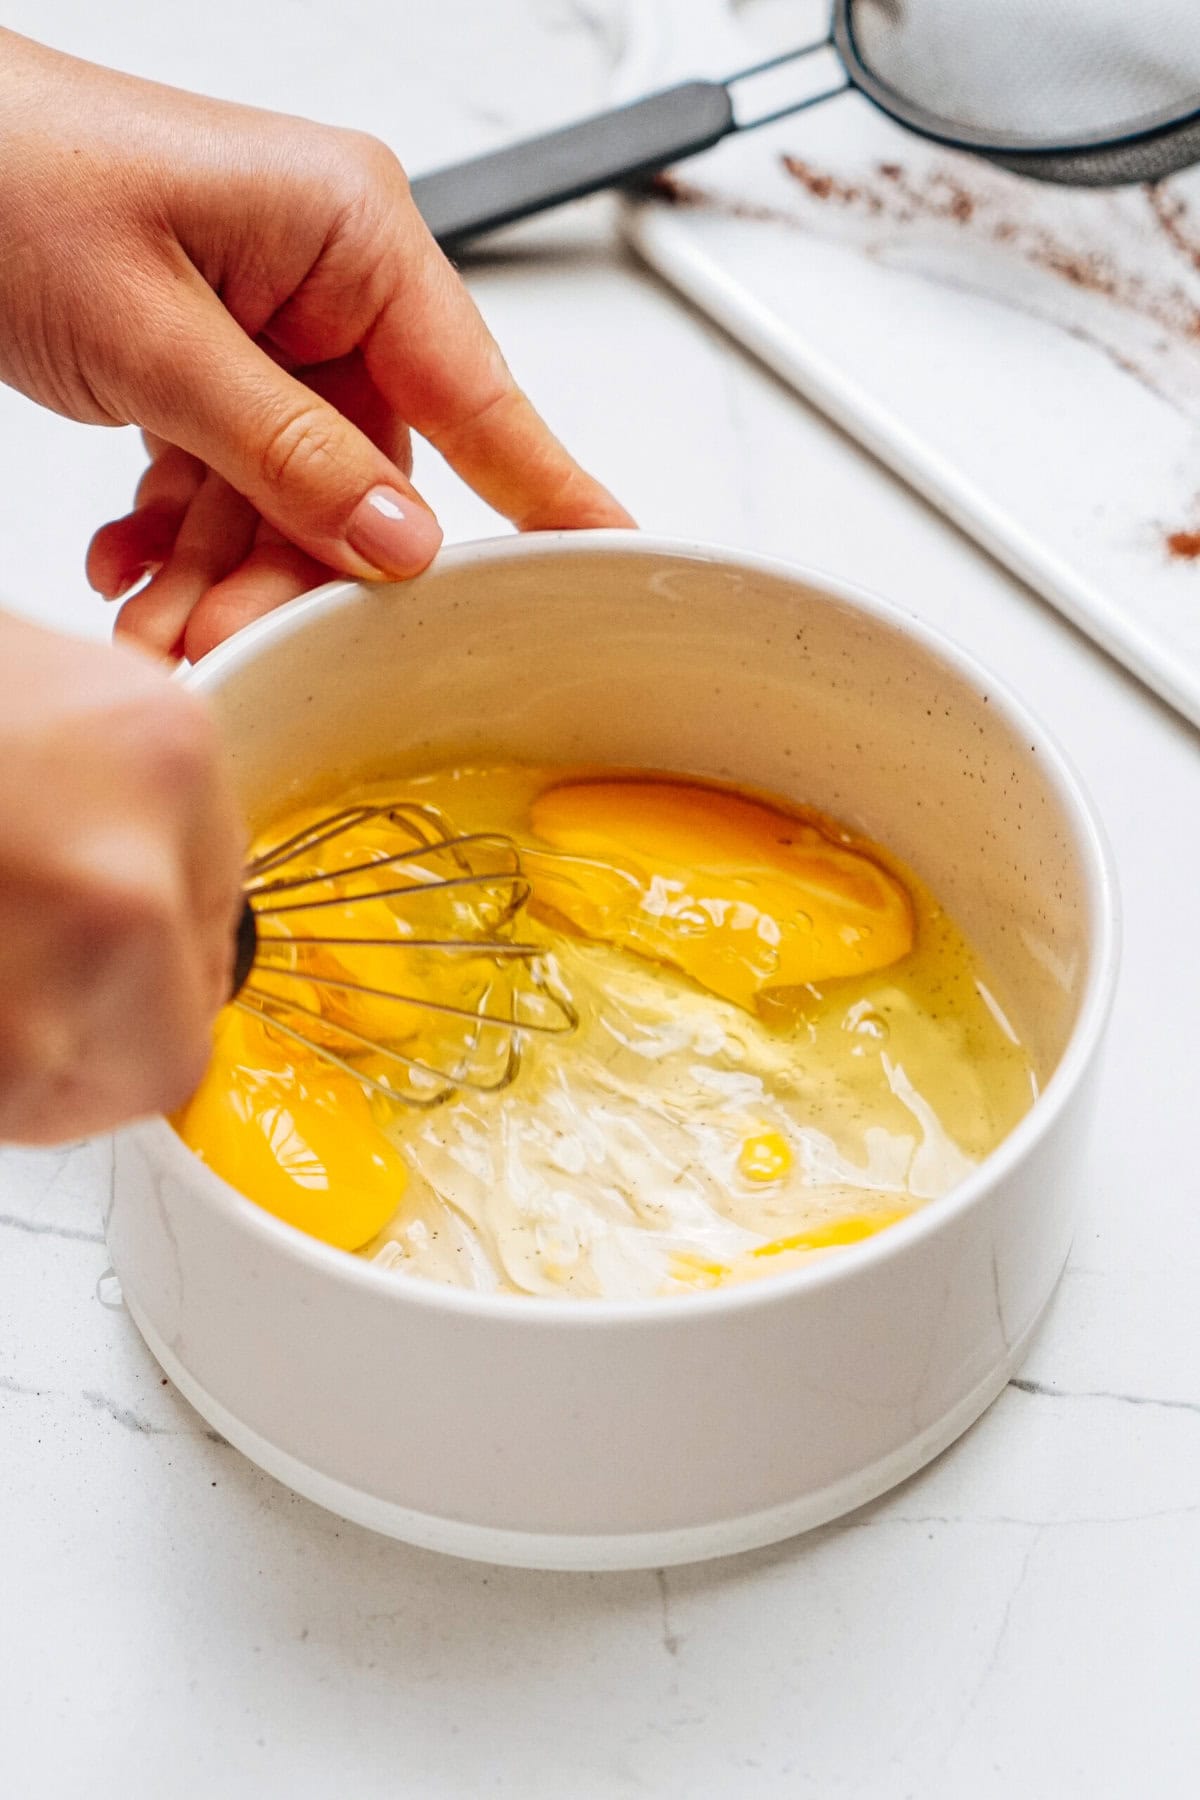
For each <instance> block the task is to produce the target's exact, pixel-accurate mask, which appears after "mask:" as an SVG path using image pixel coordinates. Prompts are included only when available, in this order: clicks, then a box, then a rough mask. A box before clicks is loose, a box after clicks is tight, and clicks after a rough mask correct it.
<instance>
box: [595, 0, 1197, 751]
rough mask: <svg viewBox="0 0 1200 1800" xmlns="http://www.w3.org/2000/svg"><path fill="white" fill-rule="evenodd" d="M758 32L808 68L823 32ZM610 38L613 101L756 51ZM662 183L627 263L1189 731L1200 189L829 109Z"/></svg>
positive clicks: (816, 22) (814, 23)
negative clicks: (1138, 183) (1116, 663)
mask: <svg viewBox="0 0 1200 1800" xmlns="http://www.w3.org/2000/svg"><path fill="white" fill-rule="evenodd" d="M768 14H771V15H774V18H773V21H772V23H773V27H774V28H775V29H776V31H778V25H779V24H780V23H781V22H783V23H785V24H786V28H787V29H788V30H789V31H791V30H792V27H793V22H794V39H795V41H797V42H805V41H807V40H808V39H809V38H811V37H817V36H820V35H821V33H822V31H823V29H824V23H825V16H826V8H825V5H824V4H823V0H788V3H787V5H786V6H785V5H784V4H783V3H782V0H774V4H769V3H768V0H759V4H758V7H757V16H758V18H759V20H762V19H763V18H764V17H766V16H767V15H768ZM627 18H628V25H629V35H628V38H627V43H626V55H625V59H624V61H623V64H622V67H621V71H620V76H619V80H618V84H617V85H618V92H619V96H620V97H621V98H627V97H630V96H631V95H632V94H634V93H636V92H644V91H646V90H647V89H650V88H654V87H658V86H662V85H665V84H668V83H670V82H672V81H674V80H677V79H681V78H683V77H684V76H687V75H695V74H719V75H728V74H729V73H730V72H731V71H732V70H734V69H736V68H738V67H740V66H744V65H745V64H746V63H747V62H750V61H753V60H754V59H755V52H756V51H758V50H760V49H761V43H760V44H755V43H753V42H751V41H749V40H748V38H747V35H746V31H745V20H739V19H737V18H735V16H734V11H733V9H732V8H731V6H730V5H728V4H726V3H725V0H636V4H635V5H633V6H632V7H631V8H630V10H629V13H628V15H627ZM748 51H749V54H747V52H748ZM799 85H800V84H799V83H798V87H799ZM785 158H790V159H792V163H793V168H792V170H790V171H789V169H788V167H787V166H786V164H785V161H784V159H785ZM676 176H677V181H678V184H679V190H680V191H679V197H678V199H677V202H676V203H674V204H668V203H666V202H664V201H657V200H656V201H650V202H646V203H637V204H631V205H630V206H629V208H628V209H627V212H626V228H627V231H628V234H629V237H630V240H631V242H632V243H633V244H634V245H635V247H636V248H637V250H638V251H639V252H640V254H641V255H642V256H643V257H645V259H646V260H647V261H648V262H649V263H651V264H652V265H653V266H654V267H655V268H656V269H657V270H659V271H660V272H661V273H662V274H663V275H664V276H665V277H666V278H667V279H668V280H670V281H671V282H672V283H674V284H675V285H676V286H677V287H679V288H680V289H681V290H683V291H684V292H685V293H686V294H687V295H688V296H689V298H691V299H692V300H693V301H695V302H696V303H697V304H698V305H700V306H701V307H703V308H704V309H705V310H706V311H707V312H708V313H709V314H711V315H712V316H713V317H714V318H716V319H717V320H719V321H720V323H721V324H722V325H724V326H725V327H726V328H727V329H728V330H729V331H731V332H732V333H734V334H735V335H736V336H737V337H739V338H740V339H741V340H742V341H743V342H744V343H745V344H746V345H747V346H748V347H749V348H750V349H752V350H753V351H754V352H755V353H756V354H757V355H759V356H761V357H762V358H763V359H764V361H766V362H768V363H769V364H771V366H772V367H773V368H775V369H776V370H778V372H779V373H780V374H781V375H783V376H784V377H785V378H786V379H787V380H788V381H790V382H791V383H792V384H793V385H794V386H795V387H796V388H797V389H799V391H800V392H801V393H803V394H804V395H805V396H806V397H807V398H808V399H809V400H811V401H813V402H814V403H815V404H816V405H817V406H819V407H821V408H822V409H823V410H824V411H825V412H827V413H828V414H829V415H830V417H832V418H833V419H835V420H836V421H837V422H838V424H839V425H841V426H843V427H844V428H845V429H846V430H847V431H849V432H850V433H852V434H853V435H854V436H855V437H857V438H858V439H859V440H860V441H861V442H862V443H864V444H865V445H866V446H867V447H868V448H869V449H870V450H872V451H873V452H874V453H875V454H876V455H878V456H879V457H880V458H881V459H882V460H883V461H885V462H886V463H888V464H889V465H890V466H891V467H892V468H893V469H894V470H895V471H896V472H897V473H898V474H900V475H901V476H903V477H904V479H905V480H907V481H908V482H910V483H911V484H912V486H913V487H915V488H917V489H918V490H919V491H920V492H921V493H922V494H924V495H925V496H926V497H927V498H928V499H930V500H931V501H933V502H934V504H935V505H937V506H939V507H940V508H941V509H942V510H943V511H944V512H946V513H948V514H949V515H950V517H951V518H953V519H955V520H956V521H957V522H958V523H959V524H960V525H961V526H962V527H963V528H964V529H965V530H966V531H968V532H969V533H970V534H971V535H972V536H973V537H974V538H976V539H977V540H978V541H979V542H980V543H981V544H983V545H984V546H985V547H986V548H987V549H988V550H990V551H991V552H992V553H993V554H994V555H995V556H996V557H998V558H999V559H1000V560H1001V561H1002V562H1004V563H1006V564H1007V565H1008V566H1009V567H1010V568H1011V569H1013V570H1014V571H1015V572H1016V573H1017V574H1018V575H1020V576H1022V577H1023V578H1024V579H1025V580H1026V581H1028V582H1029V583H1030V584H1031V585H1032V586H1033V587H1035V588H1036V589H1038V590H1039V591H1040V592H1041V593H1042V594H1044V595H1045V597H1046V598H1047V599H1048V600H1050V601H1051V602H1052V603H1053V604H1054V605H1055V606H1057V607H1059V608H1060V609H1061V610H1062V611H1063V612H1064V613H1065V614H1067V616H1068V617H1069V618H1071V619H1073V620H1074V621H1075V622H1076V623H1077V624H1078V625H1079V626H1081V627H1082V629H1083V630H1085V631H1087V632H1088V633H1090V635H1091V636H1092V637H1094V638H1095V639H1096V640H1097V641H1098V642H1099V643H1101V644H1103V645H1105V646H1106V648H1107V649H1109V650H1110V651H1111V652H1112V653H1113V654H1114V655H1115V656H1117V657H1118V658H1119V659H1120V660H1121V661H1122V662H1123V663H1125V664H1126V665H1127V666H1128V667H1129V668H1131V669H1133V670H1134V671H1135V672H1136V673H1137V674H1139V675H1140V676H1141V677H1142V678H1143V679H1144V680H1145V681H1146V682H1147V683H1148V684H1149V685H1150V686H1151V687H1153V688H1155V689H1156V690H1157V691H1158V692H1159V693H1160V694H1162V695H1163V696H1164V697H1165V698H1166V699H1167V700H1169V701H1170V702H1171V703H1172V704H1173V705H1174V706H1176V707H1177V708H1178V709H1179V710H1180V711H1181V712H1182V713H1184V714H1185V715H1186V716H1187V717H1188V718H1190V719H1191V720H1192V721H1194V722H1196V723H1200V170H1196V171H1192V172H1189V173H1187V174H1184V175H1181V176H1177V177H1175V178H1174V179H1173V180H1172V181H1171V182H1169V183H1167V184H1166V185H1165V186H1164V187H1162V188H1160V189H1159V190H1158V192H1157V194H1152V193H1150V192H1149V191H1148V190H1146V189H1144V188H1132V189H1122V190H1115V191H1110V192H1088V191H1081V190H1068V189H1062V188H1051V187H1047V186H1044V185H1043V184H1041V183H1035V182H1030V181H1027V180H1023V179H1022V178H1020V177H1017V176H1012V175H1007V174H1005V173H1004V172H1003V171H1001V170H997V169H993V168H991V167H990V166H989V165H988V164H986V163H984V162H982V161H980V160H978V159H976V158H970V157H965V156H960V155H957V154H953V153H948V152H946V151H942V150H938V149H936V148H934V147H933V146H930V145H926V144H923V143H922V142H921V141H920V140H919V139H917V138H914V137H912V136H910V135H909V134H907V133H906V132H903V131H901V130H900V129H899V127H897V126H894V125H892V124H891V123H890V122H889V121H888V120H886V119H884V118H882V117H881V116H880V115H879V114H878V113H876V112H875V111H874V110H873V109H872V108H871V107H870V106H869V105H868V104H867V102H866V101H865V100H863V99H862V98H861V97H860V96H858V95H856V94H852V95H846V96H843V97H841V98H839V99H836V100H832V101H829V102H827V103H826V104H824V105H823V106H820V107H817V108H815V109H814V110H812V111H810V112H808V113H804V114H801V115H799V116H796V117H794V118H791V119H786V120H783V121H781V122H779V123H777V124H775V125H771V126H767V127H765V128H763V129H761V130H759V131H755V132H748V133H745V134H743V135H741V136H739V137H736V138H733V139H730V140H728V141H727V142H726V143H724V144H722V145H720V146H719V147H718V148H717V149H716V150H713V151H710V152H709V153H707V154H706V155H704V156H702V157H698V158H695V159H693V160H692V161H690V162H688V163H686V164H683V165H681V166H680V168H679V169H678V171H677V172H676ZM1193 532H1194V533H1195V534H1196V536H1195V540H1194V542H1192V541H1190V540H1189V538H1188V536H1187V534H1189V533H1193ZM967 603H968V600H967V597H966V596H964V604H967Z"/></svg>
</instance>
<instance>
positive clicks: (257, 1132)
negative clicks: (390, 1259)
mask: <svg viewBox="0 0 1200 1800" xmlns="http://www.w3.org/2000/svg"><path fill="white" fill-rule="evenodd" d="M173 1122H174V1125H175V1129H176V1130H177V1131H178V1133H179V1135H180V1137H181V1138H182V1139H183V1141H184V1142H185V1143H186V1144H188V1145H190V1147H191V1148H192V1149H193V1150H194V1151H195V1153H196V1155H197V1156H199V1157H200V1159H201V1161H202V1162H205V1163H207V1164H208V1166H209V1168H210V1169H212V1170H214V1171H215V1173H216V1174H218V1175H220V1176H221V1177H222V1179H223V1180H225V1181H227V1182H228V1183H229V1184H230V1186H231V1187H235V1188H237V1189H238V1190H239V1191H240V1192H241V1193H243V1194H245V1195H246V1196H247V1197H248V1198H249V1199H251V1200H254V1201H256V1202H257V1203H258V1205H259V1206H261V1207H263V1208H265V1210H266V1211H267V1212H269V1213H273V1214H274V1215H275V1217H276V1218H277V1219H284V1220H286V1222H287V1223H288V1224H289V1225H295V1226H296V1227H297V1229H298V1230H300V1231H304V1232H307V1233H308V1234H309V1236H310V1237H316V1238H321V1239H322V1240H323V1241H324V1242H325V1243H327V1244H333V1245H336V1246H337V1247H338V1248H339V1249H343V1250H357V1249H359V1248H360V1247H361V1246H362V1245H363V1244H365V1243H367V1242H369V1240H370V1239H371V1238H373V1237H374V1236H375V1235H376V1233H377V1232H379V1231H380V1230H382V1228H383V1226H384V1225H386V1224H387V1222H388V1220H389V1219H390V1218H391V1217H392V1215H393V1213H394V1212H395V1210H396V1207H397V1204H398V1203H399V1200H400V1197H401V1195H402V1194H403V1192H404V1187H405V1181H406V1178H407V1170H406V1167H405V1164H404V1161H403V1159H402V1157H401V1156H400V1153H399V1151H398V1150H396V1149H395V1148H394V1147H393V1145H392V1144H391V1143H390V1142H389V1141H388V1139H387V1138H386V1137H385V1136H384V1135H383V1133H382V1132H381V1131H380V1130H379V1128H378V1126H377V1125H376V1124H375V1121H374V1119H373V1117H372V1114H371V1105H370V1101H369V1099H368V1097H367V1094H366V1092H365V1090H364V1088H363V1086H362V1084H361V1083H360V1082H358V1081H355V1080H354V1078H353V1077H352V1076H350V1075H347V1074H344V1073H343V1072H342V1071H341V1070H340V1069H338V1068H336V1067H334V1066H332V1065H331V1064H328V1063H325V1062H323V1061H321V1060H320V1059H319V1058H317V1057H315V1056H312V1055H311V1054H305V1053H303V1052H300V1051H299V1050H298V1049H296V1048H289V1047H288V1042H287V1040H286V1038H282V1037H280V1036H279V1035H278V1034H276V1035H272V1033H271V1032H270V1030H269V1028H267V1027H265V1026H263V1025H261V1024H260V1023H259V1021H258V1020H257V1019H254V1018H251V1017H250V1016H249V1014H247V1013H245V1012H243V1011H242V1010H240V1009H239V1008H236V1007H227V1008H226V1010H225V1011H224V1012H223V1013H222V1014H221V1017H220V1019H219V1020H218V1022H217V1035H216V1042H215V1045H214V1052H213V1057H212V1061H211V1062H210V1064H209V1067H208V1071H207V1073H206V1074H205V1077H204V1079H203V1081H202V1082H201V1084H200V1086H199V1088H198V1089H197V1090H196V1092H195V1094H193V1096H192V1098H191V1099H190V1100H189V1101H188V1103H187V1105H186V1106H185V1107H184V1108H183V1110H182V1111H181V1112H180V1113H179V1114H178V1115H177V1116H176V1118H175V1120H174V1121H173Z"/></svg>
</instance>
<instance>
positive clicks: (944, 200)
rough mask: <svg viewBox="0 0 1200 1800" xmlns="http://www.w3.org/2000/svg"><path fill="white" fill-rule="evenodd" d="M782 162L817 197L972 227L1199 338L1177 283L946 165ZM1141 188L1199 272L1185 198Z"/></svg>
mask: <svg viewBox="0 0 1200 1800" xmlns="http://www.w3.org/2000/svg"><path fill="white" fill-rule="evenodd" d="M780 160H781V162H782V164H783V167H784V169H785V170H786V171H787V173H788V174H789V175H790V176H792V178H793V179H794V180H796V181H798V182H799V183H800V185H801V187H802V188H803V189H804V191H805V193H807V194H808V195H809V196H810V198H812V199H814V200H818V201H821V202H824V203H829V202H832V203H833V204H834V205H836V206H841V207H844V208H856V209H857V210H858V211H860V212H861V213H862V214H863V215H864V216H870V217H872V218H882V219H883V220H884V222H885V223H887V224H893V225H909V224H913V223H917V222H921V221H925V222H929V221H937V222H948V223H950V224H953V225H960V226H963V227H968V226H969V227H970V228H971V231H972V233H973V234H974V235H975V236H977V237H982V238H984V239H985V240H987V241H989V242H991V243H994V244H1003V245H1005V246H1006V247H1008V248H1009V249H1010V250H1012V251H1015V252H1016V254H1017V255H1019V256H1020V257H1022V258H1023V259H1024V260H1025V261H1026V262H1027V263H1029V264H1031V265H1032V266H1033V267H1034V268H1037V269H1043V270H1045V272H1046V273H1047V274H1049V275H1054V276H1057V277H1058V279H1059V280H1060V281H1063V282H1065V283H1066V284H1067V285H1068V286H1069V287H1073V288H1079V289H1082V290H1083V291H1085V292H1087V293H1090V294H1097V295H1099V296H1100V297H1101V298H1102V299H1105V300H1111V301H1112V302H1113V303H1114V304H1115V305H1117V306H1120V307H1123V308H1125V309H1126V310H1128V311H1130V312H1136V313H1138V314H1139V315H1141V316H1142V317H1143V318H1146V319H1148V320H1150V321H1152V322H1153V323H1154V324H1156V325H1159V326H1161V327H1163V328H1164V329H1166V330H1168V331H1170V332H1172V333H1173V334H1175V335H1177V336H1183V337H1188V338H1200V308H1197V306H1196V305H1195V303H1194V302H1193V301H1192V299H1191V297H1190V296H1189V294H1188V293H1187V292H1186V290H1185V289H1184V288H1183V287H1182V286H1180V285H1179V284H1177V283H1173V282H1168V283H1166V284H1160V285H1158V286H1154V287H1152V286H1151V285H1150V284H1149V283H1148V282H1147V281H1146V280H1145V278H1144V277H1143V276H1142V275H1141V274H1139V273H1137V272H1136V271H1134V270H1133V269H1130V268H1125V267H1122V266H1121V265H1120V263H1118V262H1117V261H1116V260H1115V259H1114V258H1113V257H1111V256H1109V255H1105V254H1103V253H1101V252H1099V251H1096V250H1089V249H1081V248H1079V247H1078V246H1076V245H1073V244H1071V243H1069V242H1067V241H1066V240H1065V239H1063V238H1060V237H1059V236H1057V235H1056V234H1055V233H1054V232H1052V231H1051V230H1049V229H1048V228H1047V227H1046V226H1045V225H1044V224H1041V223H1039V222H1038V221H1037V220H1035V219H1023V218H1022V217H1021V216H1020V214H1019V213H1002V212H1000V211H999V207H998V202H997V198H996V196H995V195H987V194H985V193H983V192H979V191H975V190H973V189H972V188H971V187H969V186H968V185H967V183H966V182H965V181H963V180H962V179H961V178H960V177H959V175H958V174H957V173H956V172H955V170H954V169H953V168H951V167H946V166H938V167H935V168H933V169H931V170H929V171H928V172H926V173H923V174H920V175H912V174H910V173H909V172H908V170H907V169H906V168H905V166H904V164H903V163H898V162H881V163H877V164H876V165H875V168H874V171H873V174H874V177H875V179H874V180H871V179H868V180H864V181H859V182H857V183H852V182H846V181H842V180H839V179H837V178H836V177H834V176H832V175H830V174H828V173H827V172H826V171H825V170H823V169H818V168H814V167H813V165H812V164H810V163H806V162H802V161H800V159H799V158H797V157H793V156H783V157H781V159H780ZM1145 193H1146V198H1147V202H1148V205H1149V207H1150V211H1151V214H1152V217H1153V221H1154V223H1155V225H1156V227H1157V228H1158V230H1159V231H1160V232H1161V233H1162V234H1163V235H1165V236H1166V237H1167V239H1168V241H1169V242H1170V243H1171V245H1172V247H1173V248H1174V249H1175V250H1177V251H1179V252H1180V253H1181V254H1183V255H1184V256H1185V257H1187V259H1188V260H1189V261H1190V262H1191V263H1192V264H1193V266H1194V267H1195V268H1197V269H1200V236H1198V237H1196V238H1193V237H1192V236H1191V234H1190V233H1189V232H1188V231H1187V230H1186V228H1185V220H1186V219H1187V218H1188V207H1187V203H1186V201H1184V200H1183V199H1182V198H1181V197H1180V196H1178V195H1177V194H1175V193H1174V192H1171V191H1168V190H1164V189H1163V188H1162V187H1151V188H1147V189H1146V190H1145Z"/></svg>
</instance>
